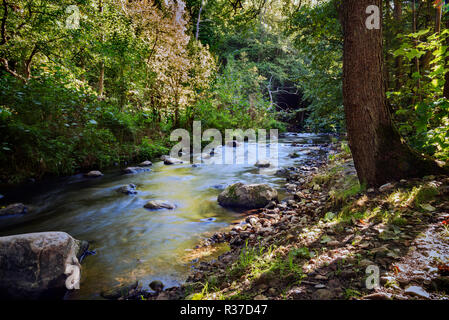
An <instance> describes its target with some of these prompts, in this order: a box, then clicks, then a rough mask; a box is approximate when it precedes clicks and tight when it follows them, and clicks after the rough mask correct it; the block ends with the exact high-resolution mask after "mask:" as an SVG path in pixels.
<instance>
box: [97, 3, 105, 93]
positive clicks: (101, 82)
mask: <svg viewBox="0 0 449 320" xmlns="http://www.w3.org/2000/svg"><path fill="white" fill-rule="evenodd" d="M98 12H99V13H100V14H103V2H102V0H99V2H98ZM100 26H101V25H100ZM103 38H104V37H103V35H101V42H103ZM103 93H104V61H103V60H101V61H100V76H99V77H98V96H99V98H100V99H102V98H103Z"/></svg>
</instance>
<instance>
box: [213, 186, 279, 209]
mask: <svg viewBox="0 0 449 320" xmlns="http://www.w3.org/2000/svg"><path fill="white" fill-rule="evenodd" d="M277 199H278V193H277V191H276V190H275V189H274V188H272V187H270V186H269V185H266V184H249V185H245V184H243V183H241V182H238V183H234V184H232V185H230V186H228V187H227V188H226V189H225V190H224V191H223V192H222V193H220V194H219V195H218V203H219V204H220V205H221V206H223V207H241V208H249V209H254V208H263V207H265V206H266V205H267V204H269V203H270V201H272V200H277Z"/></svg>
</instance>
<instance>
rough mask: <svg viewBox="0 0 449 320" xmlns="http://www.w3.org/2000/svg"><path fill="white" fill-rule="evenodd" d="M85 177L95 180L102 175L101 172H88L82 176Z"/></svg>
mask: <svg viewBox="0 0 449 320" xmlns="http://www.w3.org/2000/svg"><path fill="white" fill-rule="evenodd" d="M84 175H85V176H86V177H88V178H97V177H101V176H102V175H103V174H102V173H101V171H97V170H94V171H89V172H88V173H86V174H84Z"/></svg>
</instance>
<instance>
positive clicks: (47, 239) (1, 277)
mask: <svg viewBox="0 0 449 320" xmlns="http://www.w3.org/2000/svg"><path fill="white" fill-rule="evenodd" d="M87 247H88V244H87V242H85V241H79V240H76V239H74V238H73V237H71V236H70V235H69V234H67V233H65V232H40V233H27V234H20V235H14V236H7V237H0V298H1V299H39V298H62V297H63V296H64V294H65V292H66V285H65V282H66V279H67V275H66V274H64V272H65V270H66V267H67V265H76V264H77V263H78V259H79V258H80V257H81V255H82V254H83V253H84V252H85V251H86V250H87Z"/></svg>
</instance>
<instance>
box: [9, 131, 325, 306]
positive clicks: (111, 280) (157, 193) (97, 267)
mask: <svg viewBox="0 0 449 320" xmlns="http://www.w3.org/2000/svg"><path fill="white" fill-rule="evenodd" d="M325 142H329V137H328V136H324V135H313V134H287V135H286V136H285V137H283V138H280V139H279V144H278V155H279V167H280V168H282V167H288V166H292V165H301V164H302V163H304V161H305V160H307V159H308V158H310V154H311V153H314V152H315V153H316V147H314V146H313V145H315V144H320V143H325ZM292 143H297V144H298V146H292ZM225 148H228V147H225ZM292 152H297V153H298V154H299V157H298V158H294V159H292V158H290V157H288V154H290V153H292ZM104 173H105V175H104V176H103V177H101V178H96V179H87V178H85V177H83V175H81V174H80V175H75V176H71V177H67V178H63V179H58V180H57V181H51V182H46V183H39V184H37V185H36V186H33V187H32V188H30V189H20V190H14V191H11V192H10V193H9V194H8V192H6V194H5V193H3V192H2V194H4V195H5V199H2V201H5V200H9V201H11V199H14V200H16V201H20V202H24V203H26V204H27V205H29V206H30V207H31V210H30V213H28V214H25V215H21V216H9V217H8V216H7V217H0V236H5V235H13V234H20V233H28V232H42V231H65V232H67V233H69V234H70V235H72V236H73V237H75V238H76V239H82V240H87V241H89V243H90V248H89V249H90V250H95V252H96V254H95V255H90V256H87V257H86V259H84V261H83V263H82V266H83V269H82V281H81V289H80V290H76V291H74V292H72V293H70V295H68V296H67V298H68V299H97V298H101V297H100V292H101V291H102V290H103V289H107V288H111V287H114V286H117V285H120V284H125V283H129V282H131V281H133V280H136V279H137V280H139V281H140V284H142V285H143V286H144V287H146V288H148V284H149V283H150V282H151V281H153V280H156V279H157V280H161V281H162V282H163V283H164V284H165V285H166V287H170V286H174V285H179V284H180V283H182V282H184V281H185V279H186V276H187V273H188V271H189V268H191V265H192V264H191V263H189V253H190V252H191V249H192V248H194V247H195V246H196V245H197V244H198V243H199V242H200V241H201V239H203V238H205V237H209V236H211V235H212V234H213V233H214V232H217V231H218V230H220V229H222V228H225V227H227V226H229V225H230V224H231V223H233V222H235V221H238V219H239V218H241V213H239V212H237V211H233V210H229V209H225V208H222V207H220V206H219V205H218V203H217V195H218V194H219V193H220V191H221V190H220V188H222V187H223V186H225V185H229V184H232V183H235V182H243V183H267V184H269V185H272V186H274V187H276V188H278V189H279V191H280V195H281V198H282V197H283V192H282V189H281V185H283V184H284V183H285V178H282V177H280V176H277V175H274V174H273V173H274V172H273V170H272V169H261V170H259V169H258V168H255V167H254V165H248V164H242V165H236V164H234V165H201V166H198V167H192V165H191V164H179V165H171V166H167V165H164V164H163V163H162V162H155V163H154V164H153V166H152V167H151V171H150V172H143V173H138V174H133V175H130V174H122V173H121V172H119V171H118V170H111V171H106V172H104ZM130 183H133V184H135V185H136V186H137V191H138V193H137V194H136V195H124V194H120V193H118V192H117V188H118V187H120V186H122V185H125V184H130ZM151 199H162V200H169V201H171V202H173V203H175V204H176V206H177V208H176V209H174V210H159V211H149V210H147V209H145V208H144V207H143V206H144V204H145V203H146V202H147V201H149V200H151Z"/></svg>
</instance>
